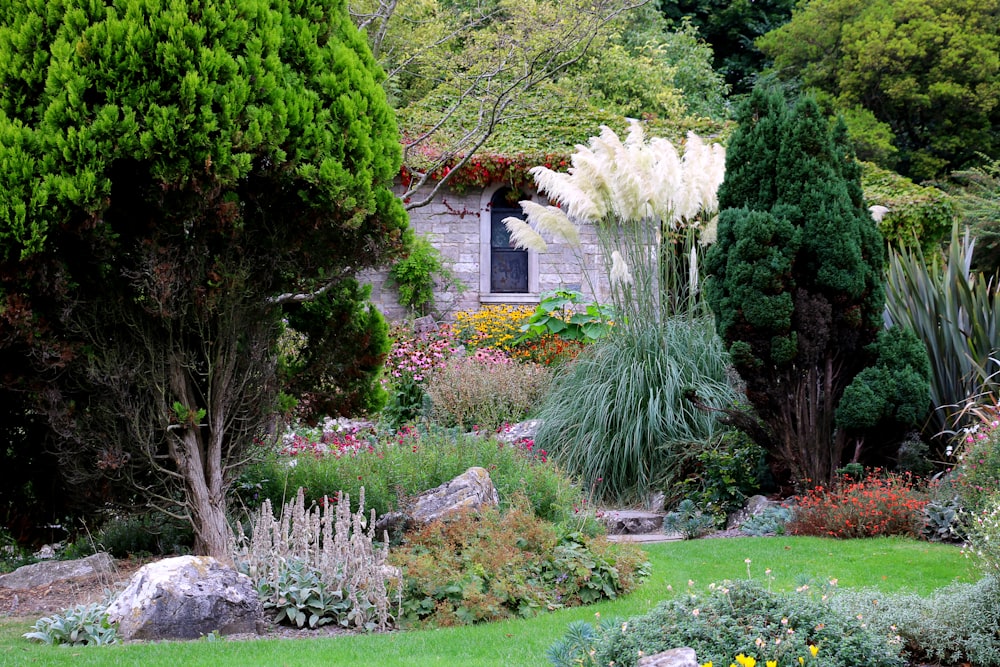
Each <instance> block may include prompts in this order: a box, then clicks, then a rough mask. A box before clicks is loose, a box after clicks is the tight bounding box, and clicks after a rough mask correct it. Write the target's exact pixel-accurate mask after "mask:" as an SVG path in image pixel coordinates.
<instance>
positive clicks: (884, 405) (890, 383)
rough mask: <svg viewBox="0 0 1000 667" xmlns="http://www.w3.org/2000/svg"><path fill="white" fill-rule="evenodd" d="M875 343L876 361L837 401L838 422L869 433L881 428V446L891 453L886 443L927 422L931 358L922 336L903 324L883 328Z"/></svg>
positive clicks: (839, 424)
mask: <svg viewBox="0 0 1000 667" xmlns="http://www.w3.org/2000/svg"><path fill="white" fill-rule="evenodd" d="M872 348H873V356H874V358H875V361H874V363H873V365H871V366H869V367H868V368H866V369H864V370H863V371H861V372H860V373H858V374H857V375H856V376H854V380H853V381H852V382H851V384H849V385H848V386H847V388H846V389H845V390H844V395H843V397H842V398H841V399H840V403H839V404H838V405H837V416H836V420H837V426H838V427H839V428H842V429H845V430H846V431H848V432H850V433H868V434H869V435H870V436H871V435H874V433H873V432H874V431H875V430H876V428H878V437H879V438H880V440H881V442H880V443H878V445H876V447H877V448H879V449H882V450H883V451H882V452H881V453H882V454H883V455H884V454H888V455H892V454H894V453H895V452H891V451H888V452H886V451H884V450H885V449H886V448H887V447H886V445H888V446H890V447H891V446H892V445H894V444H895V442H898V441H899V439H900V437H902V434H903V433H905V432H906V431H907V430H909V429H911V428H913V427H915V426H921V425H923V423H924V421H925V418H926V417H927V416H928V413H929V412H930V410H931V405H930V373H931V367H930V361H929V360H928V359H927V350H926V348H925V347H924V346H923V343H921V341H920V339H919V338H917V335H916V334H915V333H914V332H913V331H912V330H911V329H906V328H903V327H898V326H897V327H893V328H891V329H884V330H882V331H880V332H879V334H878V340H877V341H876V342H875V343H873V344H872ZM893 435H895V436H896V437H895V438H893V437H892V436H893ZM883 443H885V444H883ZM870 453H871V452H869V454H870Z"/></svg>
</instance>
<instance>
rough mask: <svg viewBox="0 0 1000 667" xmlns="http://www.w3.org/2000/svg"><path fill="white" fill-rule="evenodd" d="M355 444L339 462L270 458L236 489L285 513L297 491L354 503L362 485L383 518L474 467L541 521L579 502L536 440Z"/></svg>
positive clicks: (309, 450)
mask: <svg viewBox="0 0 1000 667" xmlns="http://www.w3.org/2000/svg"><path fill="white" fill-rule="evenodd" d="M323 437H326V438H333V437H335V436H334V435H328V436H323ZM353 438H354V440H355V441H358V442H360V443H364V444H362V445H359V446H358V447H352V448H350V451H345V452H342V453H341V455H340V456H337V455H335V454H333V453H332V452H330V453H328V452H329V450H327V449H324V447H325V446H323V445H321V444H316V445H315V446H309V447H306V448H305V449H302V450H299V451H300V453H297V454H296V453H292V452H289V454H287V455H286V454H279V453H272V454H271V455H269V456H268V457H267V458H265V459H264V460H263V461H260V462H257V463H254V464H252V465H250V466H248V467H247V469H245V470H244V472H243V474H242V476H241V477H240V479H239V481H238V483H237V484H236V485H235V486H236V490H237V492H238V493H239V494H240V497H241V499H242V501H243V503H244V504H245V505H247V506H252V507H257V506H259V504H260V503H261V502H262V501H263V500H264V499H265V498H266V499H269V500H270V501H271V503H272V505H273V506H275V507H280V506H281V505H282V504H284V502H285V501H286V500H287V497H288V495H289V494H290V493H291V490H293V489H297V488H299V487H304V493H305V497H306V501H307V502H319V501H320V500H322V499H323V498H324V497H328V498H336V497H337V494H338V493H339V492H341V491H343V492H345V493H347V494H349V495H350V497H352V498H357V497H358V494H359V492H360V489H361V487H362V486H364V487H365V499H366V502H367V503H368V506H369V507H371V508H372V509H373V510H375V512H376V513H377V514H378V515H382V514H385V513H387V512H390V511H393V510H396V509H399V508H400V504H401V503H405V501H406V499H407V498H409V497H412V496H415V495H417V494H418V493H421V492H422V491H426V490H427V489H432V488H434V487H436V486H438V485H440V484H443V483H445V482H447V481H449V480H451V479H453V478H454V477H456V476H458V475H460V474H462V473H463V472H465V471H466V470H468V469H469V468H470V467H472V466H482V467H483V468H486V469H487V470H488V471H489V473H490V478H491V479H492V480H493V485H494V486H495V487H496V489H497V493H498V494H499V496H500V503H501V505H502V506H504V507H507V506H508V503H509V502H510V500H511V499H512V498H513V497H514V495H515V494H516V493H518V492H520V493H523V494H524V495H525V496H527V498H528V500H529V502H530V503H531V506H532V510H533V511H534V513H535V514H536V515H538V516H540V517H542V518H544V519H547V520H549V521H555V522H560V521H564V520H567V519H569V518H571V517H572V516H573V507H574V506H576V507H579V506H580V505H581V504H582V493H581V490H580V488H579V486H577V485H576V484H575V483H574V482H573V481H572V479H571V478H570V477H569V476H568V475H566V473H565V472H564V471H563V470H562V469H561V468H560V467H559V466H558V465H556V464H555V463H554V462H552V461H549V460H548V456H547V454H546V452H544V451H543V450H540V449H539V448H538V446H537V445H535V444H534V443H533V442H530V443H529V442H524V443H514V444H507V443H504V442H501V441H500V440H498V439H495V438H492V437H482V436H476V435H470V434H465V433H456V432H454V431H446V430H442V429H438V428H432V429H430V430H422V431H418V430H416V429H412V428H407V429H403V430H401V431H399V432H398V433H396V434H393V435H384V434H383V435H379V434H375V433H373V432H367V433H358V434H354V435H353ZM313 442H315V441H313ZM528 445H530V447H529V446H528ZM355 509H356V508H355Z"/></svg>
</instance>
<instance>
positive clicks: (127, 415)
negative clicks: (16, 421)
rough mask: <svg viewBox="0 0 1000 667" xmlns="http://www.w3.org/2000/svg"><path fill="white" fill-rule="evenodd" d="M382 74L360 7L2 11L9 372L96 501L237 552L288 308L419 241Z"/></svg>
mask: <svg viewBox="0 0 1000 667" xmlns="http://www.w3.org/2000/svg"><path fill="white" fill-rule="evenodd" d="M383 76H384V75H383V73H382V72H381V70H380V69H379V67H378V66H377V65H376V63H375V60H374V59H373V57H372V54H371V52H370V50H369V48H368V46H367V44H366V42H365V39H364V37H363V36H362V35H361V33H359V32H358V30H357V29H356V28H355V27H354V26H353V25H352V23H351V21H350V19H349V17H348V13H347V10H346V7H345V3H344V0H171V1H169V2H160V1H158V0H108V1H107V2H90V1H88V0H59V1H58V2H47V1H46V0H26V1H17V2H14V1H12V0H2V1H0V367H2V368H4V372H5V378H4V380H5V383H4V391H5V392H7V394H8V397H10V398H11V399H12V400H17V401H20V402H21V405H23V406H24V408H23V410H22V411H21V412H22V414H28V415H31V416H32V417H33V418H37V417H38V416H39V415H44V416H45V419H46V420H47V423H48V425H49V427H50V429H51V436H50V437H49V439H48V444H49V445H52V446H55V447H57V448H58V449H59V450H60V451H62V452H63V453H65V454H67V456H65V457H64V459H63V460H64V462H65V463H64V466H63V470H64V471H66V472H67V473H68V472H70V471H77V472H79V473H80V474H79V475H78V476H77V478H76V479H77V481H78V482H80V484H79V485H78V487H77V488H79V489H91V490H93V489H96V488H99V487H100V486H101V484H103V483H105V482H107V481H108V480H109V479H112V478H114V477H116V476H122V477H128V478H129V479H130V480H131V481H132V482H135V483H136V484H137V485H138V486H139V489H140V495H139V496H138V498H139V500H140V502H143V503H146V502H148V503H152V504H154V505H157V506H159V507H160V508H162V509H164V510H166V511H172V512H174V513H175V514H176V515H178V516H186V517H188V518H190V520H191V522H192V524H193V527H194V529H195V549H196V552H198V553H201V554H208V555H212V556H216V557H219V558H228V539H227V538H228V535H227V523H226V515H225V510H226V498H225V494H226V487H227V484H228V483H229V482H230V481H231V480H232V478H233V476H234V472H235V470H236V469H237V468H238V466H239V464H240V463H241V462H242V461H244V460H245V457H246V456H247V452H248V451H250V448H252V447H253V445H254V442H255V440H257V439H259V438H261V437H263V436H265V435H266V434H267V431H268V428H269V425H270V424H271V420H272V415H273V413H274V411H275V408H276V381H275V377H276V376H275V360H276V356H277V349H278V335H279V332H280V329H281V318H282V309H283V307H284V306H285V305H287V304H291V303H302V302H305V301H309V300H310V299H314V298H316V297H317V296H318V295H321V294H324V293H326V292H328V291H331V290H336V289H337V287H338V286H339V285H341V284H343V281H345V280H348V279H350V278H351V277H352V276H353V275H354V274H355V273H356V272H357V271H358V270H361V269H364V268H366V267H371V266H377V265H380V264H383V263H385V261H386V260H387V259H388V258H390V257H391V256H392V254H393V252H394V249H395V248H397V247H398V246H399V244H400V241H401V240H402V237H403V235H404V233H405V230H406V216H405V213H404V211H403V208H402V205H401V203H400V201H399V200H398V199H397V198H396V197H395V196H393V193H392V190H391V183H392V179H393V177H394V176H395V175H396V174H397V173H398V170H399V166H400V161H401V149H400V137H399V132H398V129H397V127H396V123H395V120H394V117H393V114H392V111H391V109H390V107H389V106H388V104H387V102H386V99H385V94H384V92H383V90H382V88H381V86H380V82H381V80H382V78H383ZM355 291H356V290H355ZM348 292H350V290H348ZM331 293H332V292H331ZM351 293H353V292H351ZM341 310H343V309H341ZM351 310H352V309H350V308H348V309H347V311H349V312H350V311H351ZM331 326H338V325H337V324H336V323H331ZM13 446H16V447H37V446H38V443H27V442H17V443H14V444H13ZM85 473H89V474H90V475H91V476H89V477H88V476H87V474H85ZM164 482H172V483H173V486H170V485H165V484H164Z"/></svg>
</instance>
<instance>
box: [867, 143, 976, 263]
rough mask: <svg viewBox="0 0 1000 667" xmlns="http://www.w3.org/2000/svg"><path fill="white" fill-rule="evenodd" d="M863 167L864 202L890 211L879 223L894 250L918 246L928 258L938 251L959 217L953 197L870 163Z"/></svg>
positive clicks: (883, 234)
mask: <svg viewBox="0 0 1000 667" xmlns="http://www.w3.org/2000/svg"><path fill="white" fill-rule="evenodd" d="M862 167H863V169H862V172H861V187H862V189H864V191H865V201H866V202H867V203H868V205H870V206H871V205H879V206H885V207H886V208H888V209H889V211H888V213H886V214H885V216H883V218H882V221H881V222H880V223H879V230H880V231H881V232H882V236H883V237H885V240H886V241H887V242H888V243H890V244H892V245H895V246H900V245H905V246H913V245H915V244H919V245H920V247H921V249H922V250H923V251H924V253H925V254H928V253H930V252H931V251H932V250H933V249H935V248H937V246H939V245H940V244H941V242H942V241H943V240H944V238H945V236H946V235H947V234H948V232H949V230H951V226H952V224H953V222H954V221H955V219H956V216H957V215H958V206H957V205H956V202H955V199H954V197H952V196H951V195H948V194H946V193H944V192H942V191H941V190H939V189H937V188H931V187H924V186H922V185H917V184H916V183H914V182H913V181H911V180H910V179H908V178H906V177H905V176H900V175H899V174H897V173H895V172H892V171H889V170H888V169H882V168H881V167H879V166H877V165H874V164H872V163H870V162H864V163H862Z"/></svg>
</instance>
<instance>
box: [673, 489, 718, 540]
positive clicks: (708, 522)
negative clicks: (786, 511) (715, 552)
mask: <svg viewBox="0 0 1000 667" xmlns="http://www.w3.org/2000/svg"><path fill="white" fill-rule="evenodd" d="M714 528H715V517H714V516H712V515H711V514H706V513H704V512H702V511H701V510H700V509H698V506H697V505H695V503H694V501H693V500H691V499H690V498H685V499H684V500H682V501H681V502H680V503H679V504H678V505H677V507H676V508H675V509H674V510H673V511H672V512H668V513H667V515H666V516H665V517H663V530H664V531H666V532H668V533H680V534H681V536H682V537H683V538H684V539H685V540H694V539H697V538H699V537H702V536H704V535H707V534H708V533H710V532H711V531H712V530H713V529H714Z"/></svg>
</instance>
